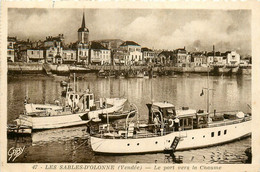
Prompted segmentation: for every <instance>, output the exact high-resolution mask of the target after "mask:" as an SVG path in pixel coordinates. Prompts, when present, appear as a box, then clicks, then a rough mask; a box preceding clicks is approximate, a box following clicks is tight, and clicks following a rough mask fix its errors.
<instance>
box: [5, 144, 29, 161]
mask: <svg viewBox="0 0 260 172" xmlns="http://www.w3.org/2000/svg"><path fill="white" fill-rule="evenodd" d="M24 148H25V146H24V147H19V148H14V147H11V148H10V149H9V150H8V153H7V154H8V156H9V158H8V161H14V160H15V159H16V158H17V157H18V156H20V155H21V154H22V153H23V151H24Z"/></svg>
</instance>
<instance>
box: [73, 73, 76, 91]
mask: <svg viewBox="0 0 260 172" xmlns="http://www.w3.org/2000/svg"><path fill="white" fill-rule="evenodd" d="M75 79H76V78H75V73H73V82H74V84H73V91H74V93H75V82H76V81H75Z"/></svg>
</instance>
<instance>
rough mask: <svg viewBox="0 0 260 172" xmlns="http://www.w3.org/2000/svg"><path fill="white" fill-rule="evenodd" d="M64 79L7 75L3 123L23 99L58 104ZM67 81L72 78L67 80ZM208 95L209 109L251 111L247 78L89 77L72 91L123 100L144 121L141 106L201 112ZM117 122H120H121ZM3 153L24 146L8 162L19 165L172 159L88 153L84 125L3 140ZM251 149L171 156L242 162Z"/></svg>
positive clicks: (244, 142)
mask: <svg viewBox="0 0 260 172" xmlns="http://www.w3.org/2000/svg"><path fill="white" fill-rule="evenodd" d="M63 80H68V77H65V76H54V77H48V76H44V75H27V76H26V75H19V76H18V75H17V76H8V94H7V96H8V114H7V123H12V121H13V120H14V119H16V118H17V117H18V116H19V114H20V113H22V112H23V110H24V99H25V96H27V97H29V98H30V99H29V102H30V103H54V101H55V100H57V99H58V100H60V101H61V91H62V90H63V88H62V87H60V82H61V81H63ZM71 81H72V79H71ZM207 82H208V85H209V88H211V89H213V91H210V92H209V102H210V111H214V110H215V109H216V110H217V111H233V110H241V111H244V112H251V111H250V108H249V107H250V105H251V76H222V77H220V76H210V77H209V80H208V79H207V76H203V75H197V74H190V75H177V77H175V78H170V77H167V76H163V77H157V78H153V79H146V78H129V79H116V78H97V77H95V75H86V76H84V77H80V78H79V79H78V81H77V84H76V87H77V88H78V90H79V91H84V90H86V89H87V88H89V89H90V90H91V91H92V92H93V93H94V95H95V99H96V100H99V98H103V97H124V98H127V99H128V103H134V104H135V105H136V106H137V107H138V110H139V114H140V118H141V120H144V121H147V120H148V110H147V107H146V105H145V104H146V103H150V102H152V101H167V102H170V103H172V104H174V105H175V107H176V108H180V107H183V106H185V107H190V108H193V109H206V107H207V105H206V102H207V101H206V97H207V96H206V91H205V90H204V92H203V93H204V95H202V96H200V95H201V92H202V89H203V88H205V87H207ZM121 121H123V120H121ZM7 141H8V144H7V145H8V149H10V148H12V147H15V148H17V147H24V146H25V147H24V151H23V153H22V154H21V155H20V156H19V157H17V158H16V159H15V161H11V160H9V161H8V162H15V163H16V162H22V163H36V162H38V163H62V162H63V163H174V160H172V157H169V156H168V155H165V154H163V153H150V154H141V155H120V156H115V155H101V154H95V153H94V152H92V151H91V147H90V143H89V140H88V134H87V132H86V127H85V126H77V127H70V128H61V129H53V130H44V131H36V132H33V133H32V135H31V136H26V137H10V138H8V140H7ZM250 146H251V138H250V137H247V138H244V139H241V140H236V141H233V142H230V143H227V144H222V145H217V146H212V147H207V148H202V149H195V150H187V151H177V152H175V156H176V157H182V162H183V163H224V164H229V163H245V162H246V159H247V156H246V154H245V150H246V149H247V148H248V147H250Z"/></svg>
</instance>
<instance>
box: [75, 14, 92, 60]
mask: <svg viewBox="0 0 260 172" xmlns="http://www.w3.org/2000/svg"><path fill="white" fill-rule="evenodd" d="M89 53H90V52H89V29H88V28H87V27H86V25H85V15H84V13H83V17H82V23H81V27H80V28H79V29H78V43H77V62H78V63H83V64H89V62H90V56H89Z"/></svg>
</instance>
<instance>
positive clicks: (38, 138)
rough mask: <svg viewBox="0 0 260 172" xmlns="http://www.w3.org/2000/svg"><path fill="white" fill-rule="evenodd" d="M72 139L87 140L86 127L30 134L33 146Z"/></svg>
mask: <svg viewBox="0 0 260 172" xmlns="http://www.w3.org/2000/svg"><path fill="white" fill-rule="evenodd" d="M74 138H81V139H86V138H88V134H87V131H86V126H80V127H70V128H58V129H52V130H44V131H36V132H33V133H32V143H33V144H42V143H46V142H57V141H66V140H71V139H74Z"/></svg>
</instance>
